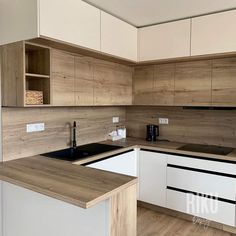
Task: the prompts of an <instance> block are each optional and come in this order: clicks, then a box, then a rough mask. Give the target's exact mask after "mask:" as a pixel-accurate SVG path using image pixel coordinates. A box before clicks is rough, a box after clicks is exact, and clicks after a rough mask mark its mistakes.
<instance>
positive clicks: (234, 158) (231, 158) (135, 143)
mask: <svg viewBox="0 0 236 236" xmlns="http://www.w3.org/2000/svg"><path fill="white" fill-rule="evenodd" d="M101 143H104V144H110V145H117V146H120V147H123V148H121V149H118V150H115V151H112V152H109V153H103V154H100V155H96V156H92V157H89V158H85V159H81V160H78V161H76V162H74V164H78V165H82V164H85V163H88V162H90V161H95V160H99V159H102V158H105V157H106V156H109V155H115V154H119V153H121V152H124V151H128V150H132V149H134V148H141V149H147V150H154V151H160V152H165V153H173V154H177V155H178V154H179V155H186V156H195V157H198V158H202V159H212V160H216V161H217V160H218V161H221V160H223V161H228V162H232V163H234V162H235V164H236V149H234V150H233V151H232V152H231V153H230V154H228V155H226V156H224V155H216V154H209V153H200V152H190V151H183V150H178V148H180V147H181V146H183V145H185V144H187V143H180V142H169V141H157V142H148V141H146V140H145V139H140V138H131V137H128V138H126V139H121V140H117V141H110V140H107V141H104V142H101Z"/></svg>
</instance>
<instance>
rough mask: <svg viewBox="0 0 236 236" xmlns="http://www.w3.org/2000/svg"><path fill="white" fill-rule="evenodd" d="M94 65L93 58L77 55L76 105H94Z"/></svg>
mask: <svg viewBox="0 0 236 236" xmlns="http://www.w3.org/2000/svg"><path fill="white" fill-rule="evenodd" d="M93 85H94V80H93V65H92V58H89V57H85V56H76V57H75V105H76V106H89V105H93Z"/></svg>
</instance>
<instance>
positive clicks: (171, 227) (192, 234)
mask: <svg viewBox="0 0 236 236" xmlns="http://www.w3.org/2000/svg"><path fill="white" fill-rule="evenodd" d="M232 235H234V234H230V233H227V232H224V231H221V230H218V229H213V228H209V227H208V228H204V226H203V225H199V224H193V223H192V222H190V221H186V220H182V219H179V218H175V217H172V216H169V215H165V214H163V213H158V212H155V211H151V210H148V209H146V208H142V207H138V236H232ZM234 236H235V235H234Z"/></svg>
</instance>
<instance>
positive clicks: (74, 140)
mask: <svg viewBox="0 0 236 236" xmlns="http://www.w3.org/2000/svg"><path fill="white" fill-rule="evenodd" d="M76 129H77V125H76V121H74V123H73V139H72V148H73V149H76V147H77V141H76Z"/></svg>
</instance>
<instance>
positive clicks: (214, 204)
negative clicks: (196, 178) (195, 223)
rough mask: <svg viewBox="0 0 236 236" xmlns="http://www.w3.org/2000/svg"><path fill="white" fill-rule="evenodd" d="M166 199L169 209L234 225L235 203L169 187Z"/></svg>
mask: <svg viewBox="0 0 236 236" xmlns="http://www.w3.org/2000/svg"><path fill="white" fill-rule="evenodd" d="M166 200H167V202H166V203H167V207H168V208H170V209H173V210H176V211H180V212H184V213H187V214H190V215H194V216H198V217H202V218H205V219H208V220H212V221H215V222H219V223H222V224H226V225H230V226H235V204H231V203H227V202H222V201H217V200H213V199H210V198H204V197H200V196H196V195H193V194H189V193H183V192H178V191H173V190H169V189H167V198H166Z"/></svg>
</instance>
